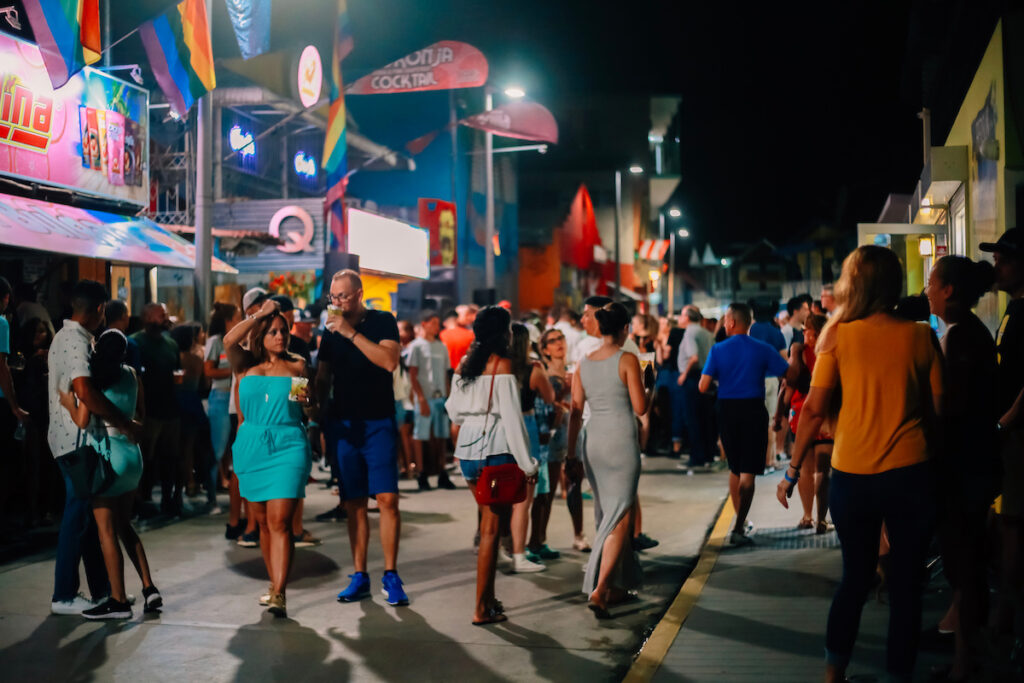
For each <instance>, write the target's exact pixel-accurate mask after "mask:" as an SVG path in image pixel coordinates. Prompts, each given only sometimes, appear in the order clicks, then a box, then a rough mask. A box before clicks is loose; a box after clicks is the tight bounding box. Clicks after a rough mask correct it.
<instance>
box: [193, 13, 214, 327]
mask: <svg viewBox="0 0 1024 683" xmlns="http://www.w3.org/2000/svg"><path fill="white" fill-rule="evenodd" d="M212 9H213V3H206V22H207V25H208V26H212V25H213V16H212V14H213V13H212ZM196 114H197V115H196V220H195V223H196V224H195V228H196V264H195V303H196V306H195V317H196V319H197V320H206V319H207V316H208V315H209V312H210V305H211V303H212V299H213V286H212V285H213V283H212V280H211V277H210V259H211V257H212V256H213V237H212V235H211V234H210V233H211V230H210V228H211V215H210V213H211V212H210V209H211V205H212V204H213V182H212V180H213V178H212V175H213V173H212V171H213V163H212V162H213V126H212V125H211V124H212V123H213V95H212V94H211V93H207V94H205V95H203V97H202V99H201V100H200V101H199V109H198V111H197V112H196Z"/></svg>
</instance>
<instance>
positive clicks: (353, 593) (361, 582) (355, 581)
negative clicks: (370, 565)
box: [338, 572, 370, 602]
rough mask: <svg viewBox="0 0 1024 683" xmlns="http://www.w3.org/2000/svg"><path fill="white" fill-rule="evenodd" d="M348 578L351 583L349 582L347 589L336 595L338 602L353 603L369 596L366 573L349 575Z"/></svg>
mask: <svg viewBox="0 0 1024 683" xmlns="http://www.w3.org/2000/svg"><path fill="white" fill-rule="evenodd" d="M348 578H350V579H352V581H351V582H349V584H348V588H346V589H345V590H343V591H341V592H340V593H338V602H355V601H356V600H362V599H363V598H367V597H369V596H370V575H369V574H367V573H366V572H356V573H355V574H349V575H348Z"/></svg>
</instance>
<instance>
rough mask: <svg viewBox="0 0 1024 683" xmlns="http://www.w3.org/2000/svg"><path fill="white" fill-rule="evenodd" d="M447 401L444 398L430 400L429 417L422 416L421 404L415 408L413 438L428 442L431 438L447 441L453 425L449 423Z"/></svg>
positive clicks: (428, 402) (428, 400)
mask: <svg viewBox="0 0 1024 683" xmlns="http://www.w3.org/2000/svg"><path fill="white" fill-rule="evenodd" d="M446 400H447V399H446V398H444V397H443V396H442V397H440V398H428V399H427V405H429V406H430V416H429V417H424V416H423V415H420V409H419V403H416V404H415V405H414V406H413V409H412V412H413V415H414V417H413V423H412V438H414V439H416V440H417V441H428V440H430V438H431V436H433V438H435V439H447V438H448V437H449V435H451V432H452V425H451V422H449V421H448V411H447V410H446V409H445V407H444V403H445V401H446Z"/></svg>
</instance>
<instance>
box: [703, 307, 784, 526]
mask: <svg viewBox="0 0 1024 683" xmlns="http://www.w3.org/2000/svg"><path fill="white" fill-rule="evenodd" d="M750 323H751V313H750V307H749V306H747V305H746V304H736V303H734V304H730V305H729V308H728V310H727V311H726V312H725V320H724V325H725V332H726V334H728V335H729V337H728V339H726V340H725V341H722V342H720V343H718V344H715V345H714V346H713V347H711V353H710V354H708V361H707V363H706V364H705V365H704V372H703V374H701V377H700V384H699V387H698V388H699V389H700V391H701V393H707V391H708V390H709V389H710V388H711V381H712V380H718V428H719V433H720V434H721V436H722V446H723V447H724V448H725V457H726V458H727V459H728V461H729V471H730V475H729V497H730V498H731V499H732V504H733V507H734V508H736V526H735V528H734V529H733V532H732V537H731V541H732V544H733V545H745V544H747V543H750V542H751V541H750V539H749V538H748V537H747V535H746V532H747V529H746V523H747V513H748V512H749V511H750V503H751V501H753V499H754V477H755V476H757V475H759V474H763V473H764V454H765V451H766V449H767V448H768V430H767V427H766V425H767V424H768V411H767V409H766V408H765V407H764V380H765V378H766V377H782V376H783V375H785V374H786V371H787V370H788V369H789V364H788V363H786V361H785V360H784V359H783V358H782V356H781V355H780V354H779V352H778V351H777V350H776V349H774V348H772V347H771V346H769V345H768V344H765V343H764V342H762V341H758V340H757V339H754V338H753V337H751V336H749V335H748V334H747V331H748V330H749V329H750Z"/></svg>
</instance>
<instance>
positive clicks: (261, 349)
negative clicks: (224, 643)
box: [224, 301, 313, 617]
mask: <svg viewBox="0 0 1024 683" xmlns="http://www.w3.org/2000/svg"><path fill="white" fill-rule="evenodd" d="M289 328H290V324H289V322H288V320H287V319H286V317H285V316H284V315H282V314H281V311H280V310H279V308H278V305H277V303H276V302H275V301H267V303H266V304H264V306H263V308H262V309H260V311H259V313H257V314H256V315H255V316H253V317H252V318H249V319H247V320H244V321H242V322H241V323H239V324H238V325H236V326H235V327H233V328H232V329H231V331H230V332H228V333H227V334H226V335H225V336H224V346H225V347H226V348H227V350H228V357H229V358H230V359H231V360H232V364H233V365H234V368H235V372H236V373H237V375H238V401H237V406H238V420H239V426H238V435H237V436H236V437H235V443H234V445H233V446H232V453H233V457H234V470H235V474H237V475H238V486H239V490H240V492H241V495H242V498H245V499H246V500H247V501H248V503H249V505H250V507H251V509H252V510H253V513H254V514H255V516H256V522H257V524H259V527H260V547H261V549H262V551H263V561H264V562H265V563H266V565H267V573H268V574H269V575H270V591H269V593H268V594H266V595H264V596H263V597H262V598H260V603H261V604H266V605H267V606H268V608H269V610H270V612H271V613H273V614H274V615H276V616H282V617H283V616H286V615H287V608H286V603H285V587H286V584H287V582H288V574H289V572H290V571H291V565H292V557H293V555H294V552H295V547H294V539H293V537H292V524H291V522H292V517H293V515H294V514H295V510H296V506H297V505H298V502H299V500H300V499H302V498H305V497H306V481H307V479H308V478H309V472H310V467H311V464H312V458H311V454H310V448H309V439H308V438H307V437H306V430H305V428H304V427H303V424H302V410H303V409H306V410H309V411H312V410H313V406H312V405H311V401H310V397H311V396H312V393H311V392H310V391H309V390H308V387H303V388H301V389H297V390H296V391H294V392H293V391H292V380H293V379H296V378H300V379H304V378H305V377H306V374H305V372H306V363H305V361H304V360H303V359H302V358H300V357H298V356H294V355H292V354H290V353H288V329H289ZM246 339H247V340H248V349H243V348H242V341H243V340H246Z"/></svg>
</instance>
